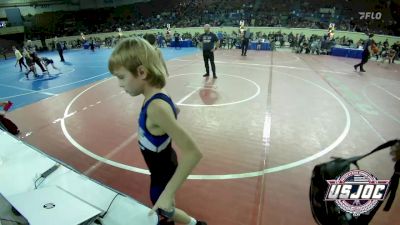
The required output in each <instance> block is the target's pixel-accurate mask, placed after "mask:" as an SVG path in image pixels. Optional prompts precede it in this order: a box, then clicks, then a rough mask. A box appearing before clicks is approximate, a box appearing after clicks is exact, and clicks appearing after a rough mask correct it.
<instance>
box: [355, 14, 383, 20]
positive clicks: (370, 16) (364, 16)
mask: <svg viewBox="0 0 400 225" xmlns="http://www.w3.org/2000/svg"><path fill="white" fill-rule="evenodd" d="M358 14H360V20H367V19H372V20H380V19H381V18H382V13H381V12H358Z"/></svg>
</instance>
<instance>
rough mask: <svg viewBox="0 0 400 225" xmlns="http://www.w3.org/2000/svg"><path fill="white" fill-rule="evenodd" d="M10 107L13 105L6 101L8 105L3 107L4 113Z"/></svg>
mask: <svg viewBox="0 0 400 225" xmlns="http://www.w3.org/2000/svg"><path fill="white" fill-rule="evenodd" d="M12 105H13V103H12V102H10V101H8V103H7V104H6V105H5V106H4V107H3V109H4V111H8V110H9V109H10V108H11V106H12Z"/></svg>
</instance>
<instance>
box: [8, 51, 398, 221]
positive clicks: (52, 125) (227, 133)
mask: <svg viewBox="0 0 400 225" xmlns="http://www.w3.org/2000/svg"><path fill="white" fill-rule="evenodd" d="M111 51H112V50H111V49H100V50H97V51H95V52H91V51H88V50H70V51H67V52H65V54H64V57H65V59H66V61H67V62H66V63H61V62H59V57H58V54H57V53H56V52H49V53H44V54H40V55H41V56H46V57H49V58H52V59H53V60H54V61H55V66H56V67H59V68H60V70H61V72H62V73H60V72H58V71H57V70H53V69H52V68H51V66H49V71H50V76H48V75H44V76H42V77H40V78H38V79H34V78H33V75H32V74H31V75H30V76H31V78H30V79H29V80H26V78H25V75H24V74H23V73H20V72H19V68H14V63H15V60H14V59H9V60H5V61H4V60H3V61H1V62H0V69H1V71H0V87H1V89H0V100H1V101H5V100H10V101H12V102H14V104H15V105H14V108H13V110H12V111H11V112H9V114H8V117H9V118H10V119H12V120H13V121H14V122H15V123H16V124H18V126H19V127H20V130H21V135H20V138H22V139H23V140H24V141H25V142H27V143H29V144H31V145H34V146H35V147H37V148H39V149H41V150H42V151H43V152H45V153H47V154H49V155H51V156H54V157H56V158H58V159H60V160H61V161H63V162H65V163H67V164H69V165H70V166H72V167H74V168H75V169H77V170H79V171H81V172H82V173H84V174H86V175H87V176H89V177H91V178H94V179H96V180H98V181H100V182H102V183H104V184H106V185H108V186H111V187H112V188H115V189H117V190H119V191H121V192H123V193H126V194H128V195H130V196H132V197H133V198H134V199H136V200H138V201H140V202H143V203H144V204H146V205H148V206H150V200H149V194H148V189H149V183H150V179H149V177H148V171H147V170H146V166H145V163H144V161H143V158H142V156H141V153H140V150H139V148H138V144H137V133H136V131H137V118H138V113H139V111H140V107H141V102H142V100H143V97H135V98H132V97H130V96H128V95H127V94H125V93H124V91H122V90H121V89H120V88H119V86H118V84H117V80H116V78H114V77H112V76H111V75H110V73H109V72H108V69H107V62H108V61H107V60H108V57H109V55H110V54H111ZM162 51H163V54H164V57H165V58H166V60H167V66H168V69H169V74H171V76H170V77H169V78H168V81H167V87H166V89H167V91H168V93H169V94H170V95H171V96H172V98H173V99H174V101H175V102H176V104H177V105H178V106H179V107H180V109H181V113H180V114H179V119H178V120H179V122H180V123H181V124H182V125H183V126H184V128H185V129H186V130H187V131H188V132H189V133H190V134H191V135H192V136H193V137H194V139H195V140H196V142H197V144H198V145H199V147H200V149H201V151H202V152H203V155H204V158H203V160H202V161H201V162H200V164H199V165H198V167H197V168H196V169H195V170H194V172H193V174H192V175H191V176H190V177H189V180H188V181H187V182H186V183H185V184H184V185H183V187H182V188H181V189H180V190H179V192H178V194H177V199H176V200H177V207H178V208H181V209H183V210H185V211H186V212H188V213H189V214H190V215H192V216H193V217H195V218H198V219H201V220H205V221H207V222H208V224H210V225H213V224H216V225H256V224H257V225H261V224H263V225H269V224H271V225H278V224H284V225H288V224H296V225H297V224H299V225H303V224H304V225H310V224H315V223H314V220H313V218H312V215H311V211H310V203H309V199H308V189H309V185H310V178H311V171H312V169H313V167H314V166H315V165H316V164H319V163H322V162H326V161H328V160H330V157H332V156H337V157H350V156H354V155H360V154H363V153H366V152H368V151H370V150H372V149H373V148H375V147H376V146H378V145H380V144H382V143H383V142H385V141H387V140H390V139H394V138H399V134H400V73H399V70H400V65H397V64H387V63H386V64H381V63H378V62H376V61H371V62H368V63H367V64H366V65H365V67H364V68H365V70H366V71H367V72H366V73H360V72H355V71H354V69H353V65H354V64H356V63H358V62H359V60H358V59H350V58H341V57H333V56H322V55H319V56H318V55H304V54H294V53H291V52H282V51H275V52H271V51H249V52H248V54H247V56H240V51H239V50H218V51H216V53H215V61H216V68H217V75H218V79H216V80H213V79H211V78H210V79H206V78H203V77H202V75H203V74H204V72H205V69H204V62H203V58H202V54H201V52H200V51H198V50H197V49H195V48H182V49H180V50H175V49H173V48H171V49H162ZM37 69H38V73H39V74H41V71H40V69H39V68H37ZM178 153H179V150H178ZM178 155H179V154H178ZM21 163H26V162H21ZM393 166H394V163H393V162H392V161H391V159H390V156H389V152H388V151H382V152H380V153H377V154H376V155H373V156H371V157H369V158H366V159H364V160H362V161H361V162H360V167H361V169H364V170H366V171H368V172H371V173H372V174H373V175H375V176H377V177H378V178H379V179H389V178H390V176H391V174H392V173H393ZM399 210H400V197H397V199H396V200H395V202H394V204H393V206H392V209H391V211H389V212H382V210H379V212H378V214H377V215H376V217H375V218H374V220H373V223H372V224H376V225H386V224H393V221H399V220H400V216H399V214H398V213H397V214H396V212H399Z"/></svg>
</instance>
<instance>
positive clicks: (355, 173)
mask: <svg viewBox="0 0 400 225" xmlns="http://www.w3.org/2000/svg"><path fill="white" fill-rule="evenodd" d="M327 182H328V184H329V187H328V190H327V192H326V196H325V201H335V203H336V204H337V206H338V207H339V208H340V209H342V210H343V211H345V212H348V213H351V214H353V216H355V217H358V216H360V215H361V214H368V213H369V212H370V211H371V210H372V209H374V208H375V207H376V205H377V204H378V202H379V201H383V200H384V199H385V197H386V194H387V191H388V187H389V180H378V179H377V178H376V177H375V176H373V175H372V174H370V173H368V172H366V171H363V170H352V171H349V172H347V173H345V174H343V175H342V176H340V177H338V178H337V179H336V180H327Z"/></svg>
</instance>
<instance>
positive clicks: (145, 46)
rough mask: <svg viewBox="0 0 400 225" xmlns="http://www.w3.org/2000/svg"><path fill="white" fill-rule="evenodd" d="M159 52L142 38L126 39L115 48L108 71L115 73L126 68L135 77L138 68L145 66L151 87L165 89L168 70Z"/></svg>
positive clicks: (109, 61)
mask: <svg viewBox="0 0 400 225" xmlns="http://www.w3.org/2000/svg"><path fill="white" fill-rule="evenodd" d="M162 61H163V59H160V57H159V55H158V53H157V51H156V50H155V49H154V47H153V46H151V45H150V44H149V43H148V42H147V41H146V40H145V39H143V38H140V37H133V38H126V39H124V40H122V41H121V42H120V43H118V45H117V46H116V47H115V49H114V51H113V52H112V54H111V56H110V59H109V60H108V69H109V70H110V72H111V73H113V72H114V71H115V70H116V69H118V68H119V67H121V66H122V67H124V68H125V69H127V70H128V71H129V72H131V73H132V74H133V75H134V76H135V77H136V76H137V75H138V74H137V68H138V67H139V66H141V65H142V66H144V67H145V68H146V69H147V78H146V80H147V81H148V82H149V84H150V85H151V86H154V87H159V88H163V87H164V86H165V83H166V79H165V77H166V76H167V71H166V68H165V67H164V65H163V62H162Z"/></svg>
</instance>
